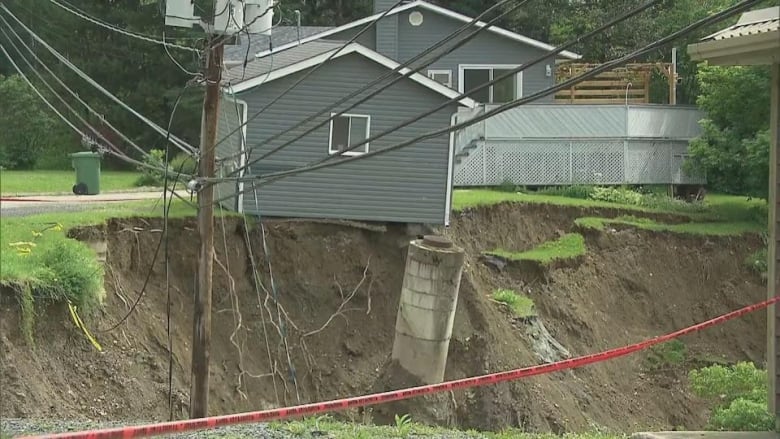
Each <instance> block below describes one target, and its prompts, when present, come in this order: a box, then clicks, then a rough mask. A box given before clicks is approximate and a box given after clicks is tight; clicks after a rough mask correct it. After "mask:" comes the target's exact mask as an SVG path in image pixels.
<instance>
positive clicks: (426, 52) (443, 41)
mask: <svg viewBox="0 0 780 439" xmlns="http://www.w3.org/2000/svg"><path fill="white" fill-rule="evenodd" d="M509 1H514V0H503V1H501V2H499V3H496V4H495V5H493V6H491V7H490V8H488V9H487V10H485V11H484V12H482V13H481V14H479V15H478V16H476V17H474V19H472V20H471V22H469V23H466V24H464V25H463V26H462V27H460V28H458V29H456V30H455V31H454V32H452V33H450V34H449V35H448V36H446V37H444V38H442V39H441V40H439V41H438V42H436V44H434V45H432V46H430V47H428V48H427V49H425V50H424V51H422V52H420V53H419V54H417V55H415V56H414V57H412V58H411V59H409V60H407V61H406V62H404V63H402V64H399V65H398V66H397V67H396V68H394V69H393V70H391V71H389V72H387V73H385V74H384V75H382V76H380V77H379V78H377V79H375V80H374V81H372V82H370V83H369V84H366V85H364V86H362V87H361V88H359V89H358V90H355V91H354V92H352V93H350V94H349V95H347V96H345V97H343V98H341V99H340V100H339V101H337V102H335V103H333V104H331V105H329V106H328V107H326V108H324V109H323V110H321V111H319V112H318V113H315V114H314V115H312V116H309V117H308V118H306V119H304V120H302V121H301V122H298V123H297V124H295V125H294V126H292V127H291V128H289V129H287V130H284V131H282V132H279V133H277V134H274V135H273V136H271V137H269V138H268V139H266V140H265V141H264V142H262V143H259V144H257V145H255V146H252V147H250V148H249V153H250V154H251V152H252V151H253V150H254V148H255V147H257V146H260V145H262V144H270V142H272V141H274V140H276V139H278V138H279V137H281V136H283V135H285V134H287V133H289V132H292V131H294V130H295V129H297V128H299V127H301V126H303V125H305V124H307V123H309V122H311V121H313V120H315V119H316V118H318V117H320V116H321V115H323V114H327V113H328V112H329V111H331V110H333V109H334V108H336V107H338V106H339V105H341V104H344V103H346V102H348V101H349V100H350V99H352V98H354V97H356V96H359V95H360V94H361V93H363V92H364V91H366V90H369V89H371V88H372V87H373V86H375V85H377V84H379V83H381V82H383V81H384V80H385V79H387V78H390V77H392V76H394V75H395V74H397V73H399V72H400V71H401V70H403V69H405V68H407V67H408V66H410V65H412V64H413V63H415V62H416V61H418V60H420V59H422V58H423V57H424V56H426V55H429V54H430V53H432V52H433V51H435V50H436V49H438V48H439V47H441V46H443V45H445V44H446V43H448V42H450V41H451V40H453V39H454V38H455V37H457V36H458V35H459V34H461V33H462V32H464V31H465V30H468V29H470V28H471V27H472V26H473V25H474V24H475V23H477V22H479V21H480V20H481V19H482V18H483V17H484V16H485V15H487V14H488V13H490V12H492V11H493V10H494V9H496V8H499V7H501V6H503V5H504V4H506V3H507V2H509ZM528 1H529V0H521V1H520V2H518V3H517V4H516V5H513V6H512V7H511V8H509V9H508V10H506V11H504V12H503V13H501V14H499V15H498V16H497V17H495V18H493V19H492V20H490V21H489V22H488V23H486V24H485V25H484V26H481V27H479V28H478V29H476V30H474V32H472V33H471V34H469V35H467V36H466V37H465V38H463V39H462V40H461V41H459V42H457V43H456V44H455V45H454V46H452V47H451V48H449V49H447V50H445V51H444V52H443V53H441V54H439V55H436V56H435V57H432V59H429V60H426V61H425V62H424V63H422V64H421V65H419V66H418V67H415V68H414V69H412V70H410V71H408V72H405V73H403V74H402V75H401V76H397V77H395V78H394V79H393V80H392V81H391V82H390V83H388V84H386V85H384V86H382V87H380V88H379V89H378V90H375V91H374V92H373V93H371V94H369V95H368V96H366V97H365V98H363V99H361V100H359V101H358V102H355V103H354V104H351V105H350V106H349V107H347V108H346V109H343V110H340V111H339V112H338V113H336V114H334V115H332V116H330V117H328V118H327V119H325V120H324V121H322V122H321V123H318V124H317V125H315V126H314V127H312V128H310V129H308V130H307V131H305V132H304V133H303V134H300V135H298V136H296V137H295V138H294V139H292V140H289V141H287V142H285V143H284V144H282V145H280V146H278V147H276V148H273V149H272V150H270V151H268V152H266V153H264V154H263V155H262V156H261V157H259V158H258V159H257V161H260V160H263V159H265V158H268V156H270V155H272V154H274V153H276V152H278V151H280V150H281V149H282V148H284V147H286V146H288V145H290V144H291V143H293V142H296V141H298V140H300V139H302V138H303V137H305V136H306V135H308V134H310V133H312V132H314V131H315V130H317V129H318V128H320V127H322V126H324V125H325V124H327V123H328V122H330V121H332V120H334V119H336V118H337V117H339V116H341V115H343V114H344V113H346V112H348V111H349V110H351V109H353V108H355V107H356V106H358V105H360V104H361V103H363V102H366V101H367V100H368V99H371V98H372V97H374V96H376V95H378V94H379V93H381V92H382V91H384V90H386V89H387V88H389V87H390V86H392V85H393V84H395V83H397V82H398V81H400V80H402V79H404V78H408V77H409V76H411V75H412V74H414V73H418V72H419V71H420V70H422V69H423V68H425V67H426V66H429V65H430V64H432V63H434V62H435V61H437V60H439V59H441V58H443V57H444V56H446V55H448V54H450V53H452V52H453V51H455V50H456V49H457V48H459V47H461V46H463V45H464V44H466V43H467V42H469V41H471V40H472V39H473V38H475V37H476V36H477V35H478V34H479V33H481V32H482V31H483V30H485V29H489V28H490V27H492V25H493V24H494V23H495V22H497V21H498V20H500V19H501V18H503V17H504V16H505V15H507V14H509V13H511V12H513V11H515V10H517V9H518V8H519V7H520V6H522V5H524V4H525V3H527V2H528ZM271 68H272V67H271ZM271 68H269V72H268V74H269V75H270V74H271V71H270V70H271ZM255 163H256V162H255ZM239 171H240V170H239Z"/></svg>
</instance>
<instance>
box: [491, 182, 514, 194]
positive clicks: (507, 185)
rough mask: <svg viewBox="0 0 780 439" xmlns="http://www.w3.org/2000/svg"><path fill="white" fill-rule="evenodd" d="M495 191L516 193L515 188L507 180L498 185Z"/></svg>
mask: <svg viewBox="0 0 780 439" xmlns="http://www.w3.org/2000/svg"><path fill="white" fill-rule="evenodd" d="M496 190H497V191H499V192H516V191H517V186H515V184H514V183H512V182H511V181H509V180H504V181H503V182H502V183H501V184H500V185H498V186H496Z"/></svg>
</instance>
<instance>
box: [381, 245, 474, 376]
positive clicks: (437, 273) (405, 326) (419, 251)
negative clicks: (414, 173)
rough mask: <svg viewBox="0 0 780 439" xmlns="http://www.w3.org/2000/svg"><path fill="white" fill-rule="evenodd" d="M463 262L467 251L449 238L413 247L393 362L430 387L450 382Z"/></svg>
mask: <svg viewBox="0 0 780 439" xmlns="http://www.w3.org/2000/svg"><path fill="white" fill-rule="evenodd" d="M463 261H464V251H463V249H462V248H459V247H457V246H455V245H454V244H453V243H452V242H450V241H449V240H448V239H446V238H444V237H440V236H426V237H425V238H423V239H418V240H414V241H412V242H411V243H410V245H409V252H408V254H407V257H406V272H405V274H404V282H403V287H402V288H401V301H400V304H399V306H398V316H397V318H396V323H395V342H394V343H393V357H392V358H393V360H396V361H398V363H399V364H400V366H401V367H403V368H404V369H405V370H406V371H407V372H409V373H411V374H412V375H414V376H416V377H417V378H419V379H420V381H422V382H423V383H425V384H434V383H440V382H442V381H444V369H445V367H446V365H447V351H448V350H449V346H450V337H451V336H452V326H453V322H454V320H455V307H456V305H457V303H458V290H459V289H460V277H461V274H462V272H463Z"/></svg>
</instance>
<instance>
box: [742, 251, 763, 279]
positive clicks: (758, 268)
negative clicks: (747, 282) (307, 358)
mask: <svg viewBox="0 0 780 439" xmlns="http://www.w3.org/2000/svg"><path fill="white" fill-rule="evenodd" d="M766 260H767V251H766V249H765V248H764V249H761V250H759V251H757V252H755V253H753V254H751V255H750V256H748V257H747V258H746V259H745V265H746V266H747V267H748V268H750V269H751V270H753V271H755V272H756V273H758V274H759V275H760V276H761V277H764V276H766V270H767V264H766Z"/></svg>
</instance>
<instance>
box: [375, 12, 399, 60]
mask: <svg viewBox="0 0 780 439" xmlns="http://www.w3.org/2000/svg"><path fill="white" fill-rule="evenodd" d="M376 51H377V52H379V53H381V54H382V55H384V56H386V57H388V58H390V59H395V60H397V59H398V15H397V14H396V15H391V16H389V17H385V18H384V19H382V20H380V21H379V23H377V24H376Z"/></svg>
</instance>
